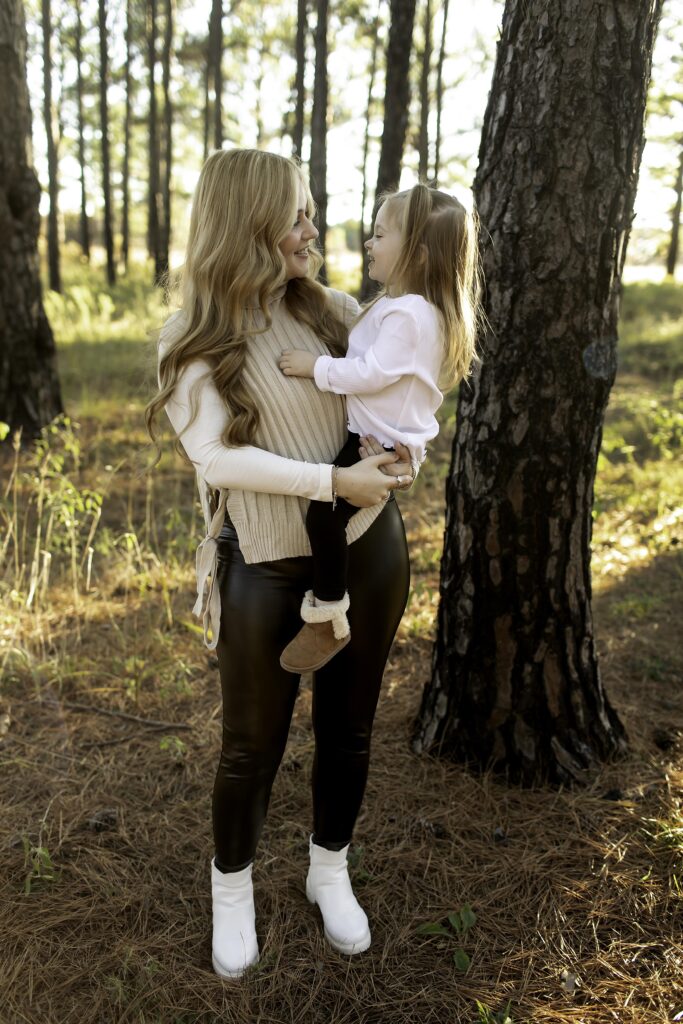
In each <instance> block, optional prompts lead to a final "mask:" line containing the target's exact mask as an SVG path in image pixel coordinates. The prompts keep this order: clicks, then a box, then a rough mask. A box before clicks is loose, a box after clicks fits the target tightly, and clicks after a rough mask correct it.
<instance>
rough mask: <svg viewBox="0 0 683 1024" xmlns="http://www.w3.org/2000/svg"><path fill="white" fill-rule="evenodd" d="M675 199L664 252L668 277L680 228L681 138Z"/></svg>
mask: <svg viewBox="0 0 683 1024" xmlns="http://www.w3.org/2000/svg"><path fill="white" fill-rule="evenodd" d="M674 190H675V194H676V200H675V202H674V208H673V210H672V211H671V238H670V240H669V248H668V251H667V254H666V272H667V275H668V276H669V277H673V276H674V274H675V273H676V264H677V263H678V237H679V233H680V229H681V195H682V194H683V139H682V140H681V152H680V157H679V160H678V173H677V175H676V184H675V185H674Z"/></svg>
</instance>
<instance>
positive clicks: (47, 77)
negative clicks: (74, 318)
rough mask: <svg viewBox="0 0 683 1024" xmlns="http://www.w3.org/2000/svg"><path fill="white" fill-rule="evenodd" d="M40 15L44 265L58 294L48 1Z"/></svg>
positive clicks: (56, 183) (56, 186)
mask: <svg viewBox="0 0 683 1024" xmlns="http://www.w3.org/2000/svg"><path fill="white" fill-rule="evenodd" d="M42 12H43V117H44V119H45V137H46V140H47V177H48V193H49V196H50V209H49V211H48V215H47V261H48V271H49V279H50V288H51V289H52V291H53V292H61V290H62V278H61V274H60V271H59V165H58V161H57V146H56V144H55V133H54V110H53V107H52V56H51V40H52V19H51V14H50V0H42ZM8 95H9V94H8Z"/></svg>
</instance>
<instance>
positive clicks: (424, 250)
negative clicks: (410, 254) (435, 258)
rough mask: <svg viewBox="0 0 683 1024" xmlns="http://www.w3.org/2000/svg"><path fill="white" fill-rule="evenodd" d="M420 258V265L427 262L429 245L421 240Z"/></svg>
mask: <svg viewBox="0 0 683 1024" xmlns="http://www.w3.org/2000/svg"><path fill="white" fill-rule="evenodd" d="M418 258H419V260H420V266H421V267H423V266H424V265H425V263H426V262H427V246H426V245H425V244H424V242H420V248H419V252H418Z"/></svg>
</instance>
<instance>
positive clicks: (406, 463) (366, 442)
mask: <svg viewBox="0 0 683 1024" xmlns="http://www.w3.org/2000/svg"><path fill="white" fill-rule="evenodd" d="M360 444H361V447H360V455H361V459H368V458H370V457H371V456H373V455H380V454H381V453H382V452H386V449H385V448H383V447H382V445H381V444H380V443H379V441H378V440H377V439H376V438H374V437H372V436H371V435H370V436H367V437H361V439H360ZM394 448H395V449H396V455H397V459H396V460H395V461H394V462H391V463H387V464H386V465H384V466H382V472H383V473H386V474H387V475H388V476H395V477H400V480H401V482H400V483H399V484H398V485H397V489H398V490H399V491H407V490H408V489H409V488H410V487H412V486H413V483H414V482H415V476H414V473H413V464H412V462H411V461H410V450H409V449H408V448H406V446H405V445H404V444H401V442H400V441H397V442H396V443H395V445H394ZM389 454H391V453H389ZM406 478H407V479H406Z"/></svg>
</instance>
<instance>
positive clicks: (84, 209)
mask: <svg viewBox="0 0 683 1024" xmlns="http://www.w3.org/2000/svg"><path fill="white" fill-rule="evenodd" d="M75 6H76V28H75V33H74V56H75V58H76V112H77V117H78V166H79V169H80V185H81V211H80V222H79V228H80V239H81V249H82V250H83V255H84V256H85V258H86V260H88V262H90V223H89V221H88V195H87V192H86V187H85V117H84V115H83V18H82V3H81V0H75ZM126 95H128V91H127V90H126ZM127 259H128V257H127V254H126V265H127Z"/></svg>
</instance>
